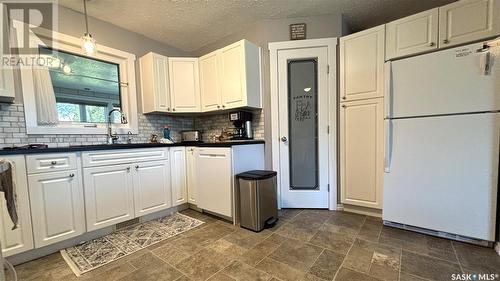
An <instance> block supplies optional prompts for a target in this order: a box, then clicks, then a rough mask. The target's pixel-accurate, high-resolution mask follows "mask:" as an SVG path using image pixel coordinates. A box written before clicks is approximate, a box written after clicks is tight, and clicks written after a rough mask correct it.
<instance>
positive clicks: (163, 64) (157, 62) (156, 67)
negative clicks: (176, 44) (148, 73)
mask: <svg viewBox="0 0 500 281" xmlns="http://www.w3.org/2000/svg"><path fill="white" fill-rule="evenodd" d="M153 77H154V81H153V88H154V95H155V107H156V110H157V111H167V112H168V111H170V92H169V91H170V89H169V87H168V60H167V57H163V56H159V55H156V54H155V55H154V56H153Z"/></svg>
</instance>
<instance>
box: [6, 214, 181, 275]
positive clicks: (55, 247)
mask: <svg viewBox="0 0 500 281" xmlns="http://www.w3.org/2000/svg"><path fill="white" fill-rule="evenodd" d="M187 208H189V206H188V204H182V205H179V206H175V207H171V208H168V209H166V210H162V211H158V212H156V213H152V214H148V215H145V216H143V217H140V219H139V222H146V221H150V220H154V219H157V218H161V217H164V216H167V215H170V214H172V213H175V212H178V211H182V210H185V209H187ZM115 229H116V226H115V225H112V226H108V227H105V228H101V229H98V230H94V231H91V232H86V233H84V234H82V235H80V236H77V237H73V238H70V239H68V240H64V241H61V242H58V243H54V244H52V245H48V246H45V247H41V248H37V249H33V250H29V251H26V252H23V253H19V254H16V255H12V256H9V257H6V258H5V259H7V260H8V261H9V262H10V263H12V264H13V265H18V264H21V263H25V262H28V261H32V260H35V259H38V258H41V257H44V256H48V255H50V254H53V253H56V252H58V251H60V250H62V249H65V248H68V247H73V246H75V245H78V244H81V243H83V242H85V241H89V240H92V239H95V238H99V237H102V236H104V235H107V234H109V233H112V232H113V231H115Z"/></svg>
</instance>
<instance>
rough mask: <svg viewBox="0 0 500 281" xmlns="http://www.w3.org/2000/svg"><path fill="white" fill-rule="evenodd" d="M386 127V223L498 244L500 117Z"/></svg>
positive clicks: (398, 122)
mask: <svg viewBox="0 0 500 281" xmlns="http://www.w3.org/2000/svg"><path fill="white" fill-rule="evenodd" d="M386 122H387V123H386V126H387V129H386V131H387V132H388V135H387V139H388V141H389V144H390V145H388V147H387V151H386V158H388V159H387V160H389V161H386V165H387V167H386V173H385V176H384V205H383V219H384V220H387V221H392V222H398V223H402V224H407V225H411V226H417V227H422V228H427V229H432V230H438V231H444V232H448V233H453V234H459V235H462V236H466V237H472V238H478V239H483V240H488V241H493V240H494V238H495V237H494V234H495V217H496V198H497V185H498V158H499V149H498V147H499V136H500V113H489V114H474V115H456V116H447V117H428V118H415V119H399V120H392V121H389V120H388V121H386Z"/></svg>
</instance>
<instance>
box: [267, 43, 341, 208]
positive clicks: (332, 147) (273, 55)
mask: <svg viewBox="0 0 500 281" xmlns="http://www.w3.org/2000/svg"><path fill="white" fill-rule="evenodd" d="M337 45H338V40H337V38H322V39H308V40H300V41H283V42H273V43H269V45H268V49H269V57H270V86H271V109H273V108H274V109H277V108H279V99H278V95H279V89H278V85H279V81H278V52H279V51H283V50H292V49H301V48H315V47H327V49H328V65H329V73H328V83H327V87H328V104H329V108H330V109H331V110H329V112H328V125H329V128H330V130H329V136H330V137H329V138H328V150H329V153H328V154H329V155H328V184H329V186H330V193H329V196H330V198H329V200H328V201H329V209H330V210H336V209H337V193H338V184H337V115H338V106H337V105H338V102H337V100H338V90H337V79H336V78H337ZM279 142H280V136H279V112H278V110H271V142H270V144H271V157H272V161H271V168H272V169H273V170H275V171H278V173H280V158H279V157H280V156H279V153H280V152H279V146H280V143H279ZM277 184H278V208H279V209H281V181H280V177H279V176H278V177H277Z"/></svg>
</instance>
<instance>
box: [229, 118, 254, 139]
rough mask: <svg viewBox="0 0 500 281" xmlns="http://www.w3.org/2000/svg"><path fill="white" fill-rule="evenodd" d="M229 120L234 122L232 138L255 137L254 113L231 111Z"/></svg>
mask: <svg viewBox="0 0 500 281" xmlns="http://www.w3.org/2000/svg"><path fill="white" fill-rule="evenodd" d="M229 121H231V122H233V125H234V132H233V136H232V137H231V139H232V140H249V139H253V131H252V113H251V112H248V111H235V112H231V113H229Z"/></svg>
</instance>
